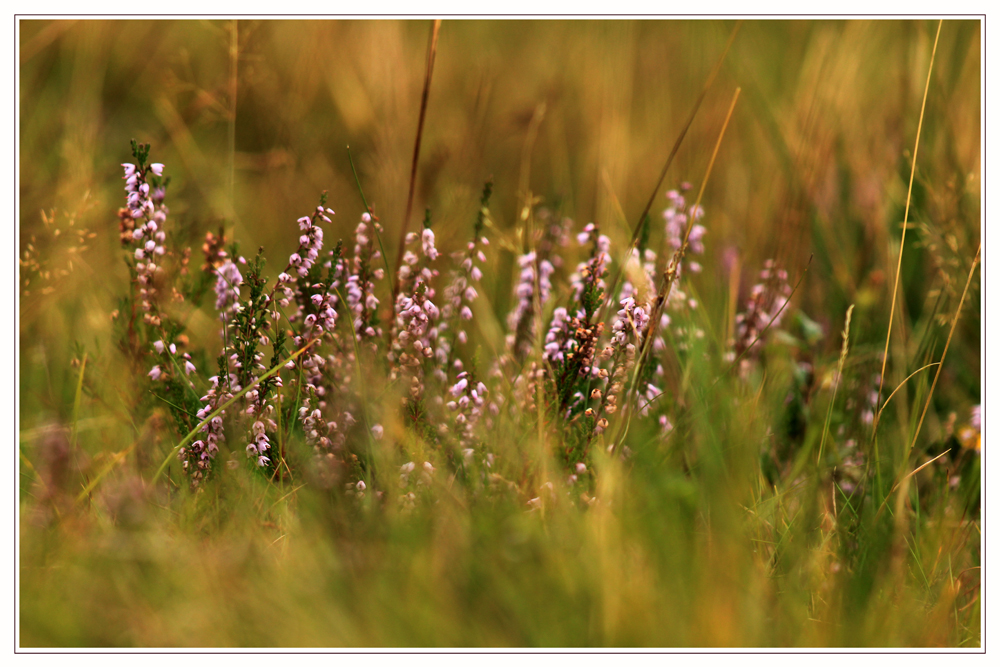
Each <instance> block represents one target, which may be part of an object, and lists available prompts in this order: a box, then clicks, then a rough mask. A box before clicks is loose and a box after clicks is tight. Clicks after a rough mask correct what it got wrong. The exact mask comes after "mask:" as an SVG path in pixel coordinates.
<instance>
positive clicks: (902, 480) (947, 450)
mask: <svg viewBox="0 0 1000 667" xmlns="http://www.w3.org/2000/svg"><path fill="white" fill-rule="evenodd" d="M950 451H951V447H949V448H948V449H946V450H944V451H943V452H941V453H940V454H938V455H937V456H935V457H934V458H932V459H931V460H930V461H928V462H927V463H924V464H923V465H921V466H920V467H919V468H917V469H915V470H913V471H912V472H910V473H908V474H907V475H906V477H904V478H903V479H901V480H899V481H898V482H896V484H895V485H894V486H893V487H892V488H891V489H889V493H887V494H886V496H885V499H884V500H883V501H882V504H881V505H879V508H878V511H877V512H875V518H876V519H877V518H878V517H879V516H881V515H882V510H884V509H885V506H886V503H888V502H889V496H891V495H892V494H893V493H894V492H895V491H896V489H898V488H899V487H900V485H901V484H902V483H903V482H905V481H906V480H908V479H910V478H911V477H913V476H914V475H916V474H917V473H918V472H920V471H921V470H923V469H924V468H926V467H927V466H929V465H930V464H932V463H934V462H935V461H937V460H938V459H939V458H941V457H942V456H944V455H945V454H947V453H948V452H950Z"/></svg>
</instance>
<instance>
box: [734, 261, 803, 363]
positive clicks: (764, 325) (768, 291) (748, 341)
mask: <svg viewBox="0 0 1000 667" xmlns="http://www.w3.org/2000/svg"><path fill="white" fill-rule="evenodd" d="M791 295H792V288H791V286H790V285H789V284H788V272H786V271H785V270H784V269H780V268H778V267H777V265H776V264H775V263H774V261H773V260H770V259H769V260H767V261H766V262H765V263H764V269H763V270H762V271H761V272H760V282H758V283H757V284H755V285H754V286H753V287H752V288H751V289H750V298H749V299H748V300H747V303H746V310H744V311H743V312H742V313H740V314H739V315H737V316H736V339H735V342H734V344H733V354H734V358H740V357H742V359H741V362H740V366H741V371H743V372H746V371H748V370H749V368H750V366H751V365H752V363H753V360H754V359H755V358H756V356H757V355H759V351H760V349H761V346H759V345H754V343H755V342H757V340H758V338H760V337H763V335H764V333H765V332H766V331H767V330H769V329H770V328H772V327H775V326H777V325H778V324H780V322H781V318H782V315H783V314H784V310H785V305H786V304H787V303H788V299H789V297H791ZM751 346H753V347H751Z"/></svg>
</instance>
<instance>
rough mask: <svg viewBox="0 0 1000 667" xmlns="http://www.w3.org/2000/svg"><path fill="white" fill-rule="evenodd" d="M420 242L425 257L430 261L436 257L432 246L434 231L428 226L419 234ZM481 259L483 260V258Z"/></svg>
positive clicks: (436, 253) (435, 250)
mask: <svg viewBox="0 0 1000 667" xmlns="http://www.w3.org/2000/svg"><path fill="white" fill-rule="evenodd" d="M421 243H422V247H423V251H424V255H425V256H426V257H427V259H429V260H431V261H433V260H435V259H437V257H438V251H437V248H435V247H434V232H432V231H431V230H430V228H429V227H425V228H424V231H423V233H422V234H421ZM482 261H485V259H484V260H482Z"/></svg>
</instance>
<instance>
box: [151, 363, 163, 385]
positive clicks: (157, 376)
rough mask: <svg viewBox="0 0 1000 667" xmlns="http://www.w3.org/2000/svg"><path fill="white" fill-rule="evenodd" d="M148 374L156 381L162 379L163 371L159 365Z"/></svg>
mask: <svg viewBox="0 0 1000 667" xmlns="http://www.w3.org/2000/svg"><path fill="white" fill-rule="evenodd" d="M148 375H149V377H151V378H153V382H156V381H157V380H159V379H160V376H161V375H163V371H162V370H160V367H159V366H153V370H151V371H149V373H148Z"/></svg>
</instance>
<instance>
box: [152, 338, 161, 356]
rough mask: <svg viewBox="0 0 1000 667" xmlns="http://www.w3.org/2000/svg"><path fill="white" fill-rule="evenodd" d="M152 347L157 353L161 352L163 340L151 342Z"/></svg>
mask: <svg viewBox="0 0 1000 667" xmlns="http://www.w3.org/2000/svg"><path fill="white" fill-rule="evenodd" d="M153 349H155V350H156V353H157V354H163V341H162V340H158V341H156V342H155V343H153Z"/></svg>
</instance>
